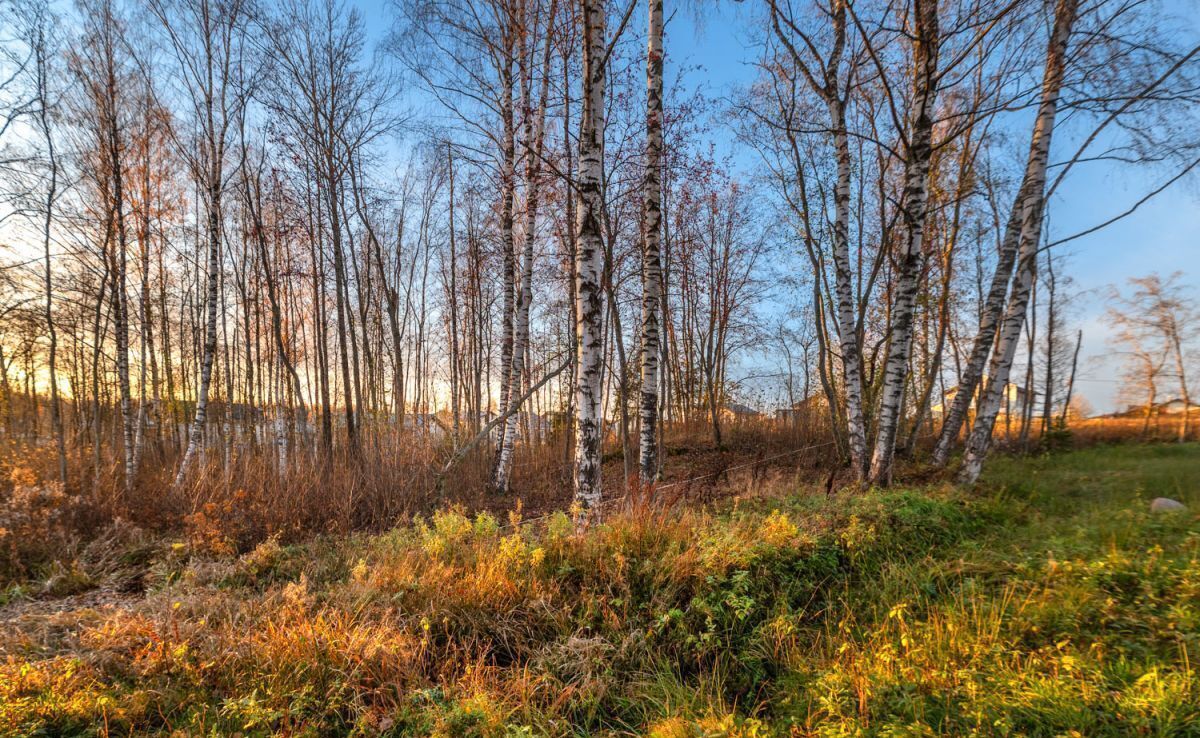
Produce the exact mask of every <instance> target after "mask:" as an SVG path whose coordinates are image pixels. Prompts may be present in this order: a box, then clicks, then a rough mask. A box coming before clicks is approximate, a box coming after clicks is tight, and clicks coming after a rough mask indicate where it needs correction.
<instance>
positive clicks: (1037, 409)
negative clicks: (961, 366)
mask: <svg viewBox="0 0 1200 738" xmlns="http://www.w3.org/2000/svg"><path fill="white" fill-rule="evenodd" d="M986 384H987V378H986V377H985V378H984V379H983V381H982V382H981V383H980V386H981V387H982V386H984V385H986ZM957 394H958V387H951V388H950V389H948V390H946V395H945V396H944V397H943V398H942V401H941V402H940V403H936V404H934V405H933V406H932V407H931V408H929V411H930V412H931V413H932V414H933V417H935V418H940V417H942V416H943V415H944V414H945V413H946V412H947V411H948V409H949V408H950V406H951V405H952V404H954V397H955V396H956V395H957ZM977 397H978V395H976V397H972V398H971V404H970V406H969V410H970V411H971V412H974V410H975V400H976V398H977ZM1026 397H1027V393H1026V392H1025V388H1024V387H1022V386H1020V385H1017V384H1013V383H1012V382H1009V383H1008V384H1006V385H1004V398H1003V399H1002V400H1001V401H1000V415H1005V414H1007V413H1009V412H1011V413H1013V414H1014V415H1015V414H1018V413H1020V412H1021V410H1022V409H1023V408H1024V407H1025V400H1026ZM1041 397H1044V395H1043V393H1041V392H1038V391H1036V390H1034V392H1033V397H1032V402H1033V407H1032V410H1033V417H1035V418H1040V417H1041V416H1042V403H1041V402H1040V401H1039V398H1041Z"/></svg>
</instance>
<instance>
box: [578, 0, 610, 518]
mask: <svg viewBox="0 0 1200 738" xmlns="http://www.w3.org/2000/svg"><path fill="white" fill-rule="evenodd" d="M582 11H583V41H584V46H583V114H582V119H581V121H580V135H579V179H578V182H577V188H578V192H579V212H578V224H577V228H576V230H577V232H578V233H579V238H578V244H577V247H576V253H575V308H576V324H575V343H576V352H577V360H576V365H577V371H576V375H575V407H576V411H575V412H576V417H577V429H576V434H575V502H576V505H577V506H578V507H579V510H580V512H579V518H578V520H577V524H578V525H586V524H587V522H588V521H589V520H590V519H591V517H592V516H593V515H594V511H595V508H596V507H597V505H599V503H600V495H601V487H600V438H601V432H602V423H603V418H602V416H601V391H602V384H603V375H602V371H603V363H604V354H603V352H604V325H603V321H604V305H603V293H602V288H601V281H600V280H601V269H602V263H601V262H602V258H603V253H604V245H603V242H602V238H601V230H600V217H601V211H602V207H603V202H602V198H603V193H602V191H601V185H602V178H603V167H604V83H605V70H604V67H605V61H606V60H605V39H604V36H605V32H604V21H605V18H604V3H603V2H602V1H601V0H582Z"/></svg>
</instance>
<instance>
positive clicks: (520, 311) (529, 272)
mask: <svg viewBox="0 0 1200 738" xmlns="http://www.w3.org/2000/svg"><path fill="white" fill-rule="evenodd" d="M555 11H556V3H555V2H553V0H552V2H551V3H550V14H549V16H548V17H549V18H550V19H551V20H550V23H552V22H553V18H554V16H555ZM534 35H535V37H536V34H534ZM526 48H527V47H526V46H525V44H524V43H522V58H523V62H522V65H521V77H522V79H521V89H522V99H523V101H524V105H523V108H524V109H523V110H522V117H523V118H524V138H525V147H526V148H525V186H526V189H525V227H524V231H523V233H522V234H521V239H522V255H521V278H520V283H519V289H518V290H517V301H516V321H515V325H514V327H513V347H512V363H511V365H510V367H509V393H508V397H509V398H512V397H515V396H517V392H518V391H519V390H520V382H521V380H522V378H523V377H524V376H525V373H526V369H527V368H528V366H527V361H526V359H527V357H528V355H529V308H530V306H531V305H532V304H533V245H534V239H535V237H536V236H537V211H538V199H539V197H540V196H541V177H542V148H543V145H542V144H543V142H544V140H545V133H546V128H545V126H546V103H547V100H548V96H549V93H550V74H549V70H550V51H551V35H550V27H549V24H547V29H546V46H545V52H544V58H543V60H542V69H543V74H542V80H541V89H540V91H539V97H538V103H537V113H536V114H535V113H534V110H533V105H532V103H531V97H532V92H533V89H532V88H533V80H532V69H531V65H530V63H529V59H528V55H527V52H526V51H525V49H526ZM535 117H536V121H535ZM519 411H520V407H519V405H518V407H517V409H516V411H514V412H513V413H512V414H510V415H509V416H508V418H507V419H506V420H505V422H504V431H503V434H502V435H501V439H500V453H499V454H498V456H497V458H496V470H495V475H494V476H493V479H492V486H493V488H494V489H495V491H496V492H497V493H499V494H504V493H507V492H508V485H509V477H510V475H511V473H512V459H513V449H514V446H515V445H516V439H517V424H518V421H519V420H520V412H519Z"/></svg>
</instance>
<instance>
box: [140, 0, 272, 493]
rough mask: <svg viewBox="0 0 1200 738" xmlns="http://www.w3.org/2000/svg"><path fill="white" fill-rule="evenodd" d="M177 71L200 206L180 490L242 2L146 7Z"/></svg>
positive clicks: (191, 453) (238, 98) (202, 411)
mask: <svg viewBox="0 0 1200 738" xmlns="http://www.w3.org/2000/svg"><path fill="white" fill-rule="evenodd" d="M150 9H151V11H152V12H153V14H154V16H155V17H156V18H157V19H158V21H159V24H160V26H161V28H162V30H163V33H164V35H165V38H166V42H167V47H168V49H169V50H170V52H171V55H172V57H173V61H174V63H175V67H176V75H175V79H176V80H177V82H178V84H179V87H180V92H181V93H182V97H183V99H184V100H185V101H186V102H185V104H186V107H187V108H188V110H187V112H188V114H189V116H190V121H189V122H190V124H191V126H192V128H193V132H194V138H187V139H182V138H181V139H179V140H177V148H178V150H179V153H180V155H181V157H182V158H183V160H184V161H185V162H186V164H187V166H188V169H189V170H190V173H191V175H192V178H193V179H194V180H195V182H196V186H197V190H198V192H199V194H200V198H201V200H202V201H203V206H204V227H203V233H204V253H205V255H206V256H205V261H206V273H205V278H204V302H203V313H204V338H203V342H202V346H201V353H200V376H199V378H198V381H197V391H196V411H195V414H194V416H193V418H192V422H191V428H190V430H189V431H188V441H187V447H186V449H185V450H184V453H183V458H182V459H181V460H180V462H179V469H178V471H177V472H176V475H175V483H174V486H175V487H179V486H181V485H182V484H183V482H184V480H185V479H186V478H187V475H188V473H189V472H190V471H191V467H192V464H193V463H194V462H195V459H196V455H197V453H198V452H199V451H200V450H201V447H202V446H203V444H204V439H205V432H206V428H207V421H208V401H209V393H210V391H211V389H212V374H213V363H214V362H215V360H216V353H217V307H218V288H219V285H220V280H221V245H222V239H223V222H224V221H223V211H222V200H223V198H224V195H225V189H226V186H227V184H228V179H229V177H230V175H231V173H232V171H233V168H232V167H231V165H230V150H231V149H232V135H233V130H232V129H233V125H234V123H235V121H236V120H237V118H238V115H239V112H240V111H241V110H242V108H243V107H244V106H245V104H246V100H247V97H248V83H249V80H248V78H247V77H248V75H249V74H250V73H251V70H250V63H251V59H250V58H249V54H248V49H247V47H246V43H245V34H246V31H247V25H248V23H247V21H248V16H247V14H248V11H249V9H248V8H247V6H246V5H245V3H244V2H243V0H215V1H213V0H150Z"/></svg>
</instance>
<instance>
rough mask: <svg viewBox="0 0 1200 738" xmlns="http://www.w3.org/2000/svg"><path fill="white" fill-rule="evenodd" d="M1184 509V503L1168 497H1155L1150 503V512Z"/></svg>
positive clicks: (1179, 510)
mask: <svg viewBox="0 0 1200 738" xmlns="http://www.w3.org/2000/svg"><path fill="white" fill-rule="evenodd" d="M1186 509H1187V506H1186V505H1184V504H1183V503H1182V502H1180V501H1179V500H1172V499H1171V498H1170V497H1155V498H1154V500H1153V501H1152V502H1151V503H1150V512H1156V513H1161V512H1181V511H1183V510H1186Z"/></svg>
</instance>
